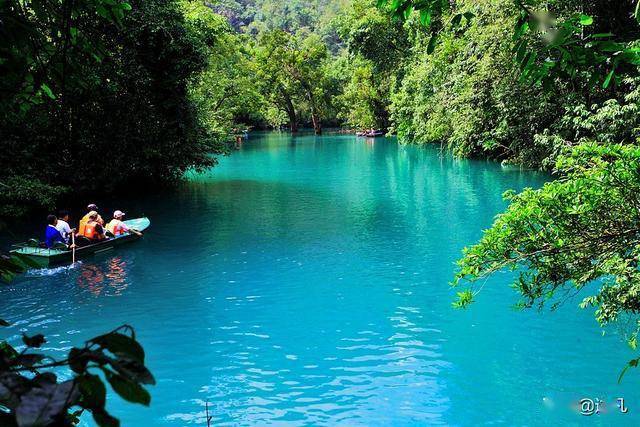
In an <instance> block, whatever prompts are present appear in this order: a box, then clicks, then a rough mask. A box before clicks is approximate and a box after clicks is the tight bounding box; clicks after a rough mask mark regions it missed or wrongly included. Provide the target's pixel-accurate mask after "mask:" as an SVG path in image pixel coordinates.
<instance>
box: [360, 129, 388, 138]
mask: <svg viewBox="0 0 640 427" xmlns="http://www.w3.org/2000/svg"><path fill="white" fill-rule="evenodd" d="M383 135H384V132H383V131H381V130H368V131H363V132H356V136H360V137H363V138H376V137H378V136H383Z"/></svg>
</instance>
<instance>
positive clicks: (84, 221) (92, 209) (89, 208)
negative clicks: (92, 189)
mask: <svg viewBox="0 0 640 427" xmlns="http://www.w3.org/2000/svg"><path fill="white" fill-rule="evenodd" d="M87 211H88V213H87V214H86V215H85V216H83V217H82V219H81V220H80V224H79V225H78V234H79V235H81V236H84V227H85V226H86V225H87V222H89V214H90V213H91V212H96V213H98V207H97V206H96V205H95V203H90V204H89V205H88V206H87ZM97 222H98V224H100V225H101V226H104V220H103V219H102V217H101V216H100V214H98V219H97Z"/></svg>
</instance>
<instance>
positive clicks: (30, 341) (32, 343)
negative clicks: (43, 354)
mask: <svg viewBox="0 0 640 427" xmlns="http://www.w3.org/2000/svg"><path fill="white" fill-rule="evenodd" d="M22 342H23V343H25V345H26V346H27V347H32V348H40V346H42V344H44V343H45V342H47V340H46V339H45V338H44V335H42V334H38V335H34V336H32V337H28V336H26V335H25V334H22Z"/></svg>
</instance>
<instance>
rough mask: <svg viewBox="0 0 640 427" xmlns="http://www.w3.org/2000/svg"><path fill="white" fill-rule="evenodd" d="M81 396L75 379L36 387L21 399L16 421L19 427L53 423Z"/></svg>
mask: <svg viewBox="0 0 640 427" xmlns="http://www.w3.org/2000/svg"><path fill="white" fill-rule="evenodd" d="M79 396H80V393H79V392H78V389H77V388H76V387H75V383H74V382H73V381H65V382H63V383H60V384H54V385H47V386H44V387H35V388H33V389H31V390H30V391H29V392H27V393H26V394H24V395H23V396H22V398H21V399H20V405H18V407H17V408H16V422H17V424H18V426H19V427H33V426H41V425H49V424H52V423H53V422H54V421H55V420H56V419H57V418H59V417H60V416H61V414H63V413H65V412H66V410H67V408H68V407H70V406H73V405H75V403H76V402H77V400H78V397H79Z"/></svg>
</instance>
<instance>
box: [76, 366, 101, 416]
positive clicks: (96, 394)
mask: <svg viewBox="0 0 640 427" xmlns="http://www.w3.org/2000/svg"><path fill="white" fill-rule="evenodd" d="M76 382H77V383H78V387H79V389H80V393H81V394H82V406H83V407H85V408H90V409H103V408H104V405H105V403H106V400H107V389H106V387H105V386H104V383H103V382H102V380H101V379H100V377H99V376H97V375H91V374H87V375H82V376H79V377H78V378H76Z"/></svg>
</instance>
